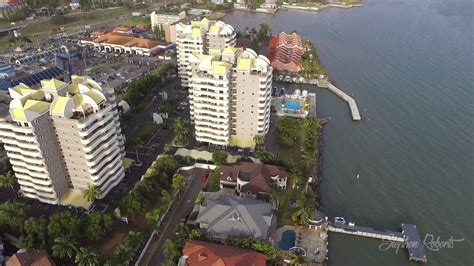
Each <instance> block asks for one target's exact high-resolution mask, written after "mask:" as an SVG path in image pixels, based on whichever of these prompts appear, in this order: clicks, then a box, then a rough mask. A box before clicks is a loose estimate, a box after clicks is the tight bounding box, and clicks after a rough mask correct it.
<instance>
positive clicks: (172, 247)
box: [163, 239, 179, 259]
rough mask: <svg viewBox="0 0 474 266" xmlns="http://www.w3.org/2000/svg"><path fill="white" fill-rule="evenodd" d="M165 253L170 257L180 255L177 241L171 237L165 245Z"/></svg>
mask: <svg viewBox="0 0 474 266" xmlns="http://www.w3.org/2000/svg"><path fill="white" fill-rule="evenodd" d="M163 255H165V257H166V258H168V259H174V258H176V257H177V256H178V255H179V251H178V248H177V247H176V243H174V242H173V241H172V240H170V239H166V240H165V243H164V247H163Z"/></svg>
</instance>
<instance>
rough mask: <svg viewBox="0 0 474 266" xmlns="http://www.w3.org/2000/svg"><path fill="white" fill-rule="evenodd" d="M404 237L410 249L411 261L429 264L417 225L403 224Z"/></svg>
mask: <svg viewBox="0 0 474 266" xmlns="http://www.w3.org/2000/svg"><path fill="white" fill-rule="evenodd" d="M402 235H403V238H404V239H405V246H406V248H407V249H408V255H409V256H410V260H413V261H421V262H424V263H427V262H428V257H427V256H426V253H425V249H424V247H423V242H421V239H420V235H419V234H418V230H417V229H416V225H413V224H402Z"/></svg>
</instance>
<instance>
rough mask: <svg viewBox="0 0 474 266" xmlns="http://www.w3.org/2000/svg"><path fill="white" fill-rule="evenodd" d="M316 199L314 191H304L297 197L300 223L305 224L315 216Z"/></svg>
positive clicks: (297, 212)
mask: <svg viewBox="0 0 474 266" xmlns="http://www.w3.org/2000/svg"><path fill="white" fill-rule="evenodd" d="M315 204H316V199H315V197H314V194H313V192H312V191H309V192H304V193H302V194H300V195H299V196H298V198H297V199H296V208H297V211H296V214H297V216H298V220H299V224H301V225H305V224H307V223H308V220H309V219H310V218H311V217H312V216H313V213H314V211H315V208H316V206H315Z"/></svg>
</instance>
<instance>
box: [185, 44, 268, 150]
mask: <svg viewBox="0 0 474 266" xmlns="http://www.w3.org/2000/svg"><path fill="white" fill-rule="evenodd" d="M209 53H210V55H204V54H199V53H195V54H191V55H190V56H189V65H190V70H191V71H190V76H191V78H190V81H189V84H190V89H189V92H190V94H189V98H190V110H191V119H192V120H193V122H194V127H195V136H196V140H197V141H200V142H205V143H211V144H216V145H223V146H228V145H231V146H239V147H252V146H253V145H254V141H253V138H254V136H255V135H261V136H265V135H266V133H267V132H268V129H269V126H270V106H271V88H272V67H271V65H270V61H269V60H268V59H267V58H266V57H265V56H262V55H257V53H255V52H254V51H253V50H251V49H246V50H243V49H241V48H234V47H228V48H226V49H224V50H222V51H221V50H220V49H216V48H213V49H209Z"/></svg>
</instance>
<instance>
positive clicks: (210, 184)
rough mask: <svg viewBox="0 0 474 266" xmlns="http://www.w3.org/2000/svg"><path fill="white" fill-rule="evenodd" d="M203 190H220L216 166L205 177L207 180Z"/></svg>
mask: <svg viewBox="0 0 474 266" xmlns="http://www.w3.org/2000/svg"><path fill="white" fill-rule="evenodd" d="M203 190H204V191H206V192H217V191H219V190H221V187H220V180H219V169H218V168H216V169H214V170H213V171H212V172H210V173H209V177H208V178H207V182H206V185H204V189H203Z"/></svg>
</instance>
